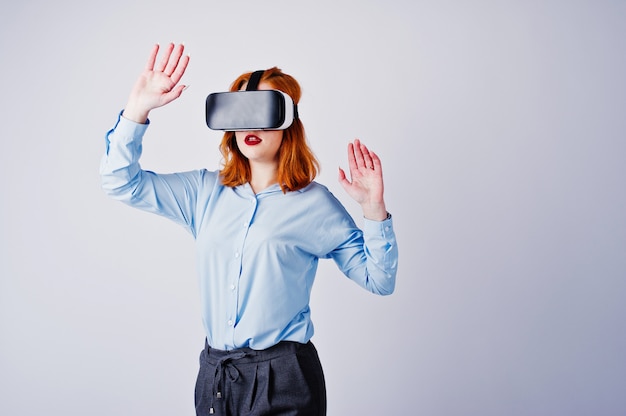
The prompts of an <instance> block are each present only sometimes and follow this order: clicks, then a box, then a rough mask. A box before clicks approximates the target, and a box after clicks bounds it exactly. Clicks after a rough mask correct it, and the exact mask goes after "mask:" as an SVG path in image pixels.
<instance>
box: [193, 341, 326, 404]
mask: <svg viewBox="0 0 626 416" xmlns="http://www.w3.org/2000/svg"><path fill="white" fill-rule="evenodd" d="M195 402H196V415H197V416H208V415H216V416H226V415H227V416H243V415H248V416H261V415H276V416H278V415H284V416H287V415H289V416H296V415H298V416H305V415H306V416H324V415H326V385H325V382H324V373H323V371H322V366H321V364H320V360H319V357H318V355H317V350H316V349H315V347H314V346H313V344H312V343H311V342H309V343H307V344H300V343H297V342H287V341H283V342H281V343H279V344H277V345H275V346H273V347H271V348H268V349H266V350H260V351H258V350H253V349H250V348H242V349H237V350H232V351H222V350H216V349H214V348H211V347H210V346H208V344H205V349H204V350H203V351H202V353H201V354H200V371H199V373H198V380H197V381H196V391H195Z"/></svg>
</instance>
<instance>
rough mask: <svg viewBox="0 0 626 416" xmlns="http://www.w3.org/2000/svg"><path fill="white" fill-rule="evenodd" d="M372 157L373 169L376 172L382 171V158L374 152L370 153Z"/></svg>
mask: <svg viewBox="0 0 626 416" xmlns="http://www.w3.org/2000/svg"><path fill="white" fill-rule="evenodd" d="M370 156H371V157H372V164H373V169H374V170H378V171H382V168H383V164H382V162H381V161H380V158H379V157H378V155H377V154H376V153H374V152H370Z"/></svg>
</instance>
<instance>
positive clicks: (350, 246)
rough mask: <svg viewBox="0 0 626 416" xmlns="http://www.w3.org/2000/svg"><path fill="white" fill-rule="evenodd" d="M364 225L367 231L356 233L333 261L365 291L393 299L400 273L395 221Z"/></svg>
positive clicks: (389, 219)
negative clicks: (397, 275) (397, 277)
mask: <svg viewBox="0 0 626 416" xmlns="http://www.w3.org/2000/svg"><path fill="white" fill-rule="evenodd" d="M363 221H364V224H363V230H362V231H361V230H359V229H358V228H355V229H354V230H352V232H351V233H350V234H349V236H348V238H347V239H346V240H345V241H344V242H343V243H342V244H341V245H340V246H339V247H337V248H336V249H335V250H333V251H332V253H331V254H330V257H332V258H333V259H334V260H335V262H336V263H337V266H338V267H339V269H340V270H341V271H342V272H343V273H344V274H345V275H346V276H347V277H349V278H350V279H351V280H353V281H354V282H356V283H357V284H358V285H360V286H361V287H363V288H365V289H366V290H369V291H370V292H372V293H375V294H377V295H390V294H391V293H393V291H394V289H395V283H396V273H397V269H398V245H397V243H396V237H395V233H394V230H393V220H392V219H391V218H388V219H386V220H384V221H372V220H368V219H366V218H364V219H363Z"/></svg>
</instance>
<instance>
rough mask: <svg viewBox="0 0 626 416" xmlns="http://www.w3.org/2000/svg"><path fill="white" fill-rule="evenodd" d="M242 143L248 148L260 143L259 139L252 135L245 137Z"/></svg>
mask: <svg viewBox="0 0 626 416" xmlns="http://www.w3.org/2000/svg"><path fill="white" fill-rule="evenodd" d="M244 142H245V143H246V144H247V145H248V146H255V145H257V144H259V143H261V139H260V138H259V137H257V136H255V135H254V134H248V135H247V136H246V138H245V139H244Z"/></svg>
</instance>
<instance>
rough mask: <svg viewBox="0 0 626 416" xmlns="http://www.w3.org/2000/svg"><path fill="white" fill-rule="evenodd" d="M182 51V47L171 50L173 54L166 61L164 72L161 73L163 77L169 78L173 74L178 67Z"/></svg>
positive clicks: (183, 47)
mask: <svg viewBox="0 0 626 416" xmlns="http://www.w3.org/2000/svg"><path fill="white" fill-rule="evenodd" d="M184 49H185V46H184V45H178V46H177V47H175V48H174V49H173V54H172V55H170V59H168V61H167V66H166V67H165V70H164V71H163V73H164V74H165V75H168V76H170V75H172V74H173V73H174V71H175V70H176V68H177V67H178V64H179V62H180V57H181V56H182V55H183V50H184Z"/></svg>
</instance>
